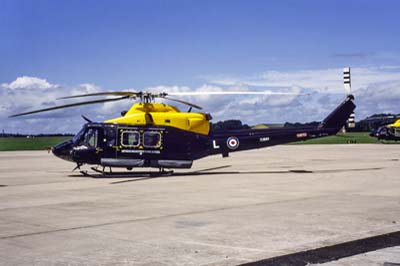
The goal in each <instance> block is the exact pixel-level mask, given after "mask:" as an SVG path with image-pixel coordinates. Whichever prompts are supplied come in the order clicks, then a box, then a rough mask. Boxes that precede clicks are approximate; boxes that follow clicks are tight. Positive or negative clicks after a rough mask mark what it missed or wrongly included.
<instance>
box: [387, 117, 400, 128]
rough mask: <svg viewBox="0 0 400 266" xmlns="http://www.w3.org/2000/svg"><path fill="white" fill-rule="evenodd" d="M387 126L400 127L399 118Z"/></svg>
mask: <svg viewBox="0 0 400 266" xmlns="http://www.w3.org/2000/svg"><path fill="white" fill-rule="evenodd" d="M388 126H389V127H400V119H399V120H397V121H396V122H394V123H393V124H390V125H388Z"/></svg>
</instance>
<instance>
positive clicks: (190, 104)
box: [160, 96, 203, 110]
mask: <svg viewBox="0 0 400 266" xmlns="http://www.w3.org/2000/svg"><path fill="white" fill-rule="evenodd" d="M160 98H164V99H167V100H170V101H174V102H178V103H183V104H186V105H188V106H191V107H193V108H196V109H199V110H201V109H203V108H202V107H200V106H198V105H195V104H193V103H190V102H186V101H183V100H179V99H174V98H170V97H167V96H163V97H160Z"/></svg>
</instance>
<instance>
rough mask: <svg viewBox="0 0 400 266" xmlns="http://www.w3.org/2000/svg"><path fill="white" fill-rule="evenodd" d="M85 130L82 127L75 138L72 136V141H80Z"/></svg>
mask: <svg viewBox="0 0 400 266" xmlns="http://www.w3.org/2000/svg"><path fill="white" fill-rule="evenodd" d="M84 131H85V129H84V128H82V129H81V130H80V131H79V132H78V133H77V134H76V135H75V136H74V137H73V138H72V142H73V143H77V142H79V140H80V139H81V138H82V135H83V132H84Z"/></svg>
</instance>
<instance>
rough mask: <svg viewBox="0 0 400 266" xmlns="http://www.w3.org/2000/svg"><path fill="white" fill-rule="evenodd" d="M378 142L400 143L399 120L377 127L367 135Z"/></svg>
mask: <svg viewBox="0 0 400 266" xmlns="http://www.w3.org/2000/svg"><path fill="white" fill-rule="evenodd" d="M369 135H370V136H371V137H375V138H377V139H378V140H394V141H400V119H398V120H397V121H396V122H394V123H393V124H389V125H384V126H381V127H378V128H377V129H375V130H374V131H372V132H371V133H370V134H369Z"/></svg>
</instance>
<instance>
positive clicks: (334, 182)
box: [0, 145, 400, 265]
mask: <svg viewBox="0 0 400 266" xmlns="http://www.w3.org/2000/svg"><path fill="white" fill-rule="evenodd" d="M399 159H400V147H399V146H398V145H301V146H296V145H293V146H276V147H273V148H269V149H262V150H256V151H249V152H242V153H236V154H231V157H229V158H225V159H223V158H221V157H219V156H214V157H208V158H206V159H203V160H199V161H196V162H195V164H194V167H193V168H192V169H190V170H187V171H179V172H187V175H182V176H172V177H162V178H153V179H135V178H102V179H95V178H87V177H81V176H80V175H79V174H77V173H71V169H72V168H73V167H74V165H73V164H71V163H68V162H65V161H62V160H60V159H58V158H55V157H54V156H52V155H51V154H50V155H49V154H47V152H46V151H35V152H1V153H0V265H237V264H241V263H246V262H251V261H256V260H261V259H266V258H270V257H274V256H278V255H283V254H288V253H292V252H297V251H302V250H308V249H313V248H318V247H322V246H327V245H333V244H337V243H341V242H345V241H349V240H355V239H359V238H364V237H368V236H373V235H378V234H383V233H388V232H394V231H399V230H400V175H399V173H400V171H399V170H400V161H399ZM221 166H225V167H221ZM212 168H215V169H214V170H213V169H212ZM200 170H203V172H201V171H200ZM293 170H294V171H293ZM299 170H302V171H299ZM303 170H306V172H303ZM195 171H200V172H195ZM121 181H123V182H121ZM395 250H398V248H397V249H395ZM392 259H393V260H391V258H387V261H389V262H392V263H395V262H397V263H399V262H400V261H399V258H398V257H394V258H392ZM396 260H397V261H396ZM338 262H339V261H338ZM332 265H337V264H332ZM340 265H349V264H340ZM363 265H367V264H364V263H363ZM371 265H375V264H371Z"/></svg>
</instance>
